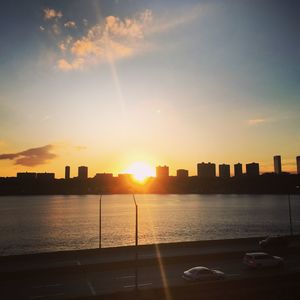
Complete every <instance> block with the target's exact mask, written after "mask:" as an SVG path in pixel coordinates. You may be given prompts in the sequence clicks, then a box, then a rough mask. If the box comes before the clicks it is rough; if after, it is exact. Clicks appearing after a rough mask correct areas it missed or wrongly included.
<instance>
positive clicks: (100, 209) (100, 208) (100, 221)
mask: <svg viewBox="0 0 300 300" xmlns="http://www.w3.org/2000/svg"><path fill="white" fill-rule="evenodd" d="M101 213H102V194H100V198H99V249H101V233H102V232H101V231H102V228H101V226H102V224H101V223H102V219H101Z"/></svg>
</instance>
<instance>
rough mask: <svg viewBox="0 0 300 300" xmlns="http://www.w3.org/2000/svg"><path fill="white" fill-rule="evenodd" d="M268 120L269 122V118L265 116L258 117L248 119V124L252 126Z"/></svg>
mask: <svg viewBox="0 0 300 300" xmlns="http://www.w3.org/2000/svg"><path fill="white" fill-rule="evenodd" d="M266 122H268V120H267V119H265V118H256V119H250V120H247V124H248V125H250V126H255V125H260V124H263V123H266Z"/></svg>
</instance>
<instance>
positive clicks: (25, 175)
mask: <svg viewBox="0 0 300 300" xmlns="http://www.w3.org/2000/svg"><path fill="white" fill-rule="evenodd" d="M17 179H19V180H21V181H27V180H35V179H36V173H35V172H19V173H17Z"/></svg>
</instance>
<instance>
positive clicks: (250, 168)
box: [246, 162, 259, 177]
mask: <svg viewBox="0 0 300 300" xmlns="http://www.w3.org/2000/svg"><path fill="white" fill-rule="evenodd" d="M246 174H247V176H250V177H254V176H259V164H258V163H254V162H253V163H250V164H246Z"/></svg>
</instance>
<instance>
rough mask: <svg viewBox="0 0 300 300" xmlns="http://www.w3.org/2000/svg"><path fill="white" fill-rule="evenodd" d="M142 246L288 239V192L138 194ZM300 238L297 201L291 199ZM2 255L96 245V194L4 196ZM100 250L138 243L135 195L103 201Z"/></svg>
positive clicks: (107, 197) (299, 203) (1, 199)
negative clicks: (279, 236) (270, 237)
mask: <svg viewBox="0 0 300 300" xmlns="http://www.w3.org/2000/svg"><path fill="white" fill-rule="evenodd" d="M136 200H137V204H138V212H139V222H138V225H139V226H138V229H139V233H138V240H139V244H152V243H168V242H181V241H195V240H209V239H224V238H238V237H251V236H265V235H269V234H289V232H290V223H289V210H288V196H287V195H136ZM291 207H292V221H293V230H294V233H298V234H299V233H300V196H299V195H297V196H295V195H292V196H291ZM0 214H1V218H0V251H1V252H0V255H11V254H25V253H37V252H52V251H60V250H73V249H88V248H97V247H98V246H99V196H95V195H87V196H77V195H76V196H8V197H6V196H5V197H0ZM101 217H102V222H101V224H102V239H101V240H102V247H116V246H124V245H133V244H134V242H135V207H134V202H133V198H132V195H105V196H103V197H102V214H101Z"/></svg>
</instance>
